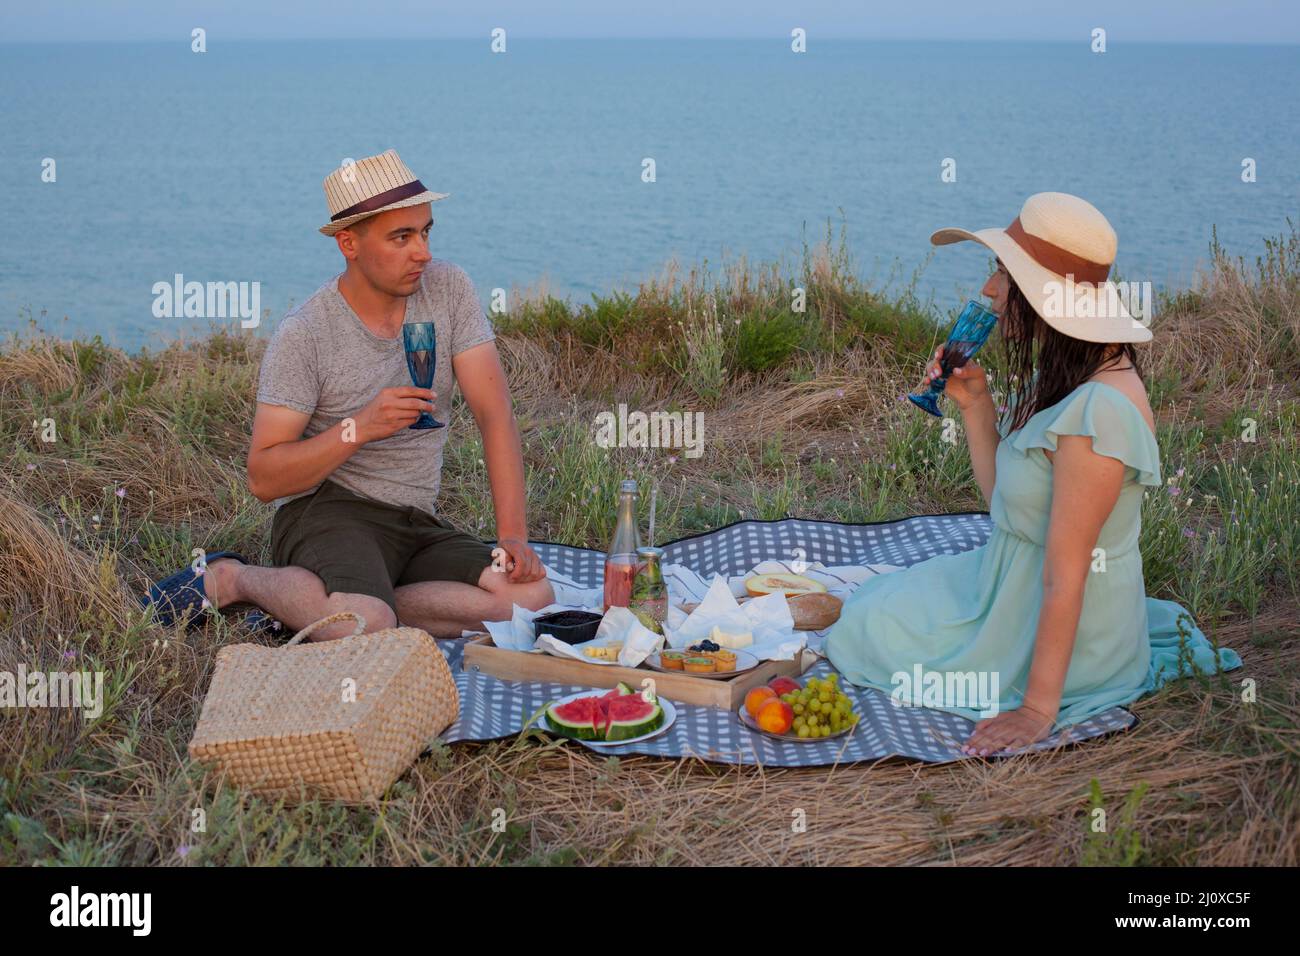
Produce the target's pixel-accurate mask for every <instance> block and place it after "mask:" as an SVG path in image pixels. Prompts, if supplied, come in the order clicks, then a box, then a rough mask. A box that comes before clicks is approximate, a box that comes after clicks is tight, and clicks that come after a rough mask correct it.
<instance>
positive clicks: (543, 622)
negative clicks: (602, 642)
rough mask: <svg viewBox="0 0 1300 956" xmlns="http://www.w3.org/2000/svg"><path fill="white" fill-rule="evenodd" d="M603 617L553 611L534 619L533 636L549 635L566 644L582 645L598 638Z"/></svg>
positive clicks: (591, 614) (585, 612)
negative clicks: (597, 629)
mask: <svg viewBox="0 0 1300 956" xmlns="http://www.w3.org/2000/svg"><path fill="white" fill-rule="evenodd" d="M603 616H604V615H602V614H596V613H595V612H593V611H552V612H551V613H550V614H543V615H542V616H541V617H537V618H534V619H533V636H534V637H541V636H542V635H543V634H549V635H551V637H553V638H555V639H556V640H557V641H563V642H564V643H565V644H581V643H582V642H583V641H589V640H591V639H592V638H593V637H595V636H596V628H598V627H600V621H601V618H602V617H603Z"/></svg>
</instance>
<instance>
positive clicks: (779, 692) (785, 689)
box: [767, 677, 800, 697]
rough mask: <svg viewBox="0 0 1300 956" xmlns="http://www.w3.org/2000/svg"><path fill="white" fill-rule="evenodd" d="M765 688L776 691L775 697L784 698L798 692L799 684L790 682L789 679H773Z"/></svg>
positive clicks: (793, 681)
mask: <svg viewBox="0 0 1300 956" xmlns="http://www.w3.org/2000/svg"><path fill="white" fill-rule="evenodd" d="M767 686H768V687H770V688H772V690H774V691H776V696H777V697H784V696H785V695H786V694H793V693H794V692H795V691H797V690H800V687H799V682H798V681H797V680H791V679H790V678H789V677H773V678H772V679H771V680H770V681H768V682H767Z"/></svg>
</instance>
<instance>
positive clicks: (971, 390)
mask: <svg viewBox="0 0 1300 956" xmlns="http://www.w3.org/2000/svg"><path fill="white" fill-rule="evenodd" d="M942 355H943V346H942V345H941V346H939V347H938V348H937V349H935V350H934V357H933V358H932V359H930V364H928V365H927V366H926V367H925V378H923V379H921V384H920V385H918V386H917V391H921V390H922V389H925V388H927V387H928V386H929V385H930V382H932V381H933V380H934V379H936V378H938V377H939V376H940V375H942V374H943V369H942V368H941V367H940V366H939V358H940V356H942ZM944 391H946V392H947V394H948V395H950V396H952V400H953V401H954V402H956V403H957V407H958V408H960V409H961V410H962V411H963V412H964V411H966V410H967V409H969V408H971V407H973V406H974V405H976V404H977V403H979V402H981V401H987V402H989V403H992V401H993V399H991V398H990V397H989V382H988V377H987V376H986V375H985V374H984V369H982V368H980V364H979V363H978V362H976V361H975V360H974V359H971V360H970V361H969V362H967V363H966V364H965V365H963V366H962V367H961V368H955V369H953V370H952V374H951V375H949V376H948V384H947V386H946V388H945V389H944Z"/></svg>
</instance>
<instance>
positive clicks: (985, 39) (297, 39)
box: [0, 28, 1300, 47]
mask: <svg viewBox="0 0 1300 956" xmlns="http://www.w3.org/2000/svg"><path fill="white" fill-rule="evenodd" d="M494 29H495V28H494ZM510 38H511V39H523V40H586V41H600V40H645V41H649V40H755V41H770V42H780V43H784V42H785V41H787V40H789V39H790V38H789V36H787V35H785V34H779V33H777V34H770V35H769V34H717V35H712V34H710V35H705V34H662V35H656V36H648V35H644V36H643V35H631V34H611V35H597V34H577V35H574V34H540V33H512V34H510ZM219 39H220V40H222V41H223V42H229V43H324V42H334V41H344V40H350V41H352V42H357V41H361V42H374V41H382V42H387V43H391V42H403V41H405V42H424V41H430V40H434V41H436V40H477V41H483V40H490V39H491V34H490V33H465V34H435V35H429V36H411V35H410V34H406V35H404V36H363V37H357V36H341V35H340V36H334V35H328V36H220V37H219ZM811 39H813V40H814V41H815V42H816V43H842V42H846V41H869V42H874V43H963V44H970V43H1024V44H1040V45H1053V44H1055V45H1062V46H1064V45H1074V44H1079V43H1085V42H1086V41H1087V39H1088V38H1087V37H1083V36H1081V37H1079V38H1073V39H1066V38H1056V37H996V36H967V37H934V36H870V35H866V34H851V35H837V36H819V35H816V34H812V35H811ZM188 42H189V34H188V33H178V34H177V35H176V37H175V38H168V37H112V38H95V39H66V38H59V39H32V38H26V39H4V40H0V46H78V45H101V46H111V45H114V44H126V43H158V44H166V43H177V44H181V43H188ZM1107 42H1108V44H1110V45H1116V41H1114V40H1109V39H1108V41H1107ZM1144 44H1145V45H1151V46H1250V47H1293V46H1300V39H1296V40H1191V39H1151V38H1137V39H1128V38H1125V39H1122V40H1119V41H1118V45H1120V46H1135V45H1144Z"/></svg>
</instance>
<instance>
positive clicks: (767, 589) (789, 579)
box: [745, 574, 826, 597]
mask: <svg viewBox="0 0 1300 956" xmlns="http://www.w3.org/2000/svg"><path fill="white" fill-rule="evenodd" d="M745 590H746V591H748V592H749V593H750V594H752V595H753V596H754V597H760V596H761V595H764V594H776V593H777V592H778V591H780V592H781V593H783V594H784V595H785V596H786V597H794V595H796V594H819V593H821V592H823V591H825V590H826V585H824V584H822V583H821V582H820V581H814V580H813V579H812V578H806V577H804V576H803V575H802V574H755V575H754V576H753V577H749V578H746V579H745Z"/></svg>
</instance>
